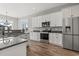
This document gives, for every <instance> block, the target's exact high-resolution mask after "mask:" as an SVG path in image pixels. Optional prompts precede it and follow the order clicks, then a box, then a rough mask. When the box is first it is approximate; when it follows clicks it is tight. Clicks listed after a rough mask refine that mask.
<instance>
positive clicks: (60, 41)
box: [58, 33, 63, 46]
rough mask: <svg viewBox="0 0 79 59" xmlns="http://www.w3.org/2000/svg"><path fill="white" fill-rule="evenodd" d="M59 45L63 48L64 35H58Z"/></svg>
mask: <svg viewBox="0 0 79 59" xmlns="http://www.w3.org/2000/svg"><path fill="white" fill-rule="evenodd" d="M58 44H59V46H63V44H62V34H60V33H58Z"/></svg>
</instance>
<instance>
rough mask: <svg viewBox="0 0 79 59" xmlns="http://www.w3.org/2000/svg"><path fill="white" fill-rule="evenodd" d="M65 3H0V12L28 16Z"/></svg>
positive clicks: (14, 15) (15, 15)
mask: <svg viewBox="0 0 79 59" xmlns="http://www.w3.org/2000/svg"><path fill="white" fill-rule="evenodd" d="M64 4H65V3H0V14H3V15H6V9H7V12H8V13H7V15H8V16H12V17H23V16H28V15H31V14H34V13H37V12H40V11H43V10H46V9H50V8H53V7H56V6H60V5H64Z"/></svg>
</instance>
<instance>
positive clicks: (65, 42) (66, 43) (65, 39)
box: [63, 35, 72, 49]
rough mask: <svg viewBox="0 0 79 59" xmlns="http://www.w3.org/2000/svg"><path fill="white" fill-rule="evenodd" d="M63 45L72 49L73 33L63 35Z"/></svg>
mask: <svg viewBox="0 0 79 59" xmlns="http://www.w3.org/2000/svg"><path fill="white" fill-rule="evenodd" d="M63 36H64V37H63V47H64V48H67V49H72V35H63Z"/></svg>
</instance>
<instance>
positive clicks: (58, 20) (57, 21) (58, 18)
mask: <svg viewBox="0 0 79 59" xmlns="http://www.w3.org/2000/svg"><path fill="white" fill-rule="evenodd" d="M55 25H56V26H62V12H56V13H55Z"/></svg>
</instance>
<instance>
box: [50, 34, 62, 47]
mask: <svg viewBox="0 0 79 59" xmlns="http://www.w3.org/2000/svg"><path fill="white" fill-rule="evenodd" d="M49 42H50V43H52V44H55V45H59V46H62V34H60V33H50V34H49Z"/></svg>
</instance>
